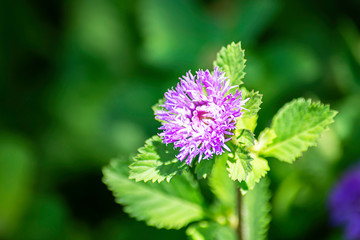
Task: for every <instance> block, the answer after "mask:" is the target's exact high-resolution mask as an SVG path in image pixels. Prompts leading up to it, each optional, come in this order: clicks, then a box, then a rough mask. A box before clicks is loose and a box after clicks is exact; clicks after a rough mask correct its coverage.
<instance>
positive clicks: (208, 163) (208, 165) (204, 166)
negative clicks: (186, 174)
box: [195, 159, 214, 179]
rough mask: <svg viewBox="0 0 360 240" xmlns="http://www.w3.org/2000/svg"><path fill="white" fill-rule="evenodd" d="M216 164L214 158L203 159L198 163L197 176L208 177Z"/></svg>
mask: <svg viewBox="0 0 360 240" xmlns="http://www.w3.org/2000/svg"><path fill="white" fill-rule="evenodd" d="M213 165H214V159H202V160H201V161H200V162H199V163H197V164H196V167H195V173H196V175H197V178H198V179H200V178H206V177H207V176H208V175H209V174H210V173H211V170H212V168H213Z"/></svg>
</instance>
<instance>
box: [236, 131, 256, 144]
mask: <svg viewBox="0 0 360 240" xmlns="http://www.w3.org/2000/svg"><path fill="white" fill-rule="evenodd" d="M237 134H238V137H237V141H238V143H239V144H240V145H242V146H245V147H247V148H249V147H251V146H253V145H254V143H255V137H254V134H253V133H252V132H251V131H250V130H248V129H239V131H238V133H237Z"/></svg>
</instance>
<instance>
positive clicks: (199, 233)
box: [186, 222, 236, 240]
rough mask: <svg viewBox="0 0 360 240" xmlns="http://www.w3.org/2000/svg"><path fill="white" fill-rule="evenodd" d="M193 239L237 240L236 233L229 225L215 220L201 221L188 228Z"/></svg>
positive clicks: (187, 231) (188, 233) (187, 232)
mask: <svg viewBox="0 0 360 240" xmlns="http://www.w3.org/2000/svg"><path fill="white" fill-rule="evenodd" d="M186 234H187V235H188V237H189V239H192V240H236V233H235V231H234V230H233V229H231V228H230V227H229V226H224V225H220V224H218V223H215V222H199V223H195V224H192V225H191V226H190V227H188V228H187V229H186Z"/></svg>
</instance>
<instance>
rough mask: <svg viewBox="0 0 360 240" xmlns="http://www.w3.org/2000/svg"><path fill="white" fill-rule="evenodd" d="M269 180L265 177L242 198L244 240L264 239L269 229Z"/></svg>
mask: <svg viewBox="0 0 360 240" xmlns="http://www.w3.org/2000/svg"><path fill="white" fill-rule="evenodd" d="M269 185H270V183H269V180H268V179H267V178H264V179H262V180H261V181H260V183H258V184H257V185H256V186H255V188H254V189H253V190H252V191H249V192H248V193H247V194H246V195H244V196H243V199H242V217H243V218H242V229H243V233H244V234H243V237H244V240H264V239H266V235H267V231H268V229H269V223H270V220H271V216H270V210H271V205H270V197H271V194H270V189H269Z"/></svg>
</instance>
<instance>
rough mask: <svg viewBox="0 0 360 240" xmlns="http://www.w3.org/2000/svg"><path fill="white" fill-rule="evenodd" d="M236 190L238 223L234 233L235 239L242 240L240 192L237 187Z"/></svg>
mask: <svg viewBox="0 0 360 240" xmlns="http://www.w3.org/2000/svg"><path fill="white" fill-rule="evenodd" d="M236 192H237V211H238V225H237V229H236V233H237V239H238V240H243V236H242V222H241V217H242V213H241V198H242V195H241V192H240V190H239V189H238V188H236Z"/></svg>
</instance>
